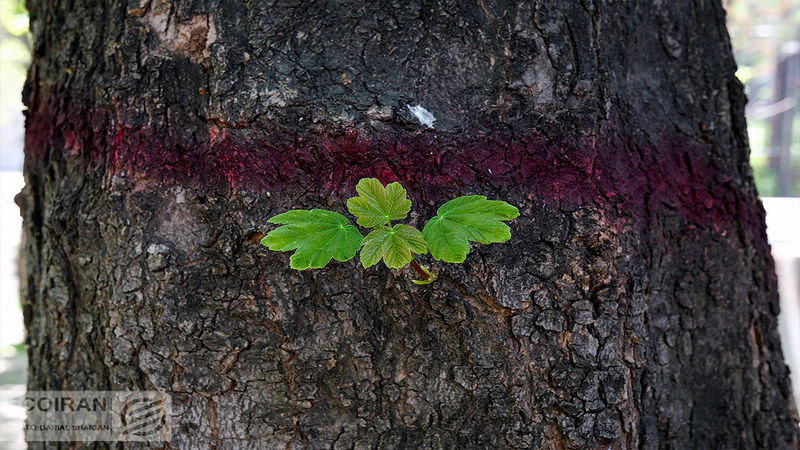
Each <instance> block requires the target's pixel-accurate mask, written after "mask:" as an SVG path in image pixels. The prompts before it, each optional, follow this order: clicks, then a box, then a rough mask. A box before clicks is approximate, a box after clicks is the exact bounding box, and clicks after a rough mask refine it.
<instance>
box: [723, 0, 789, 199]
mask: <svg viewBox="0 0 800 450" xmlns="http://www.w3.org/2000/svg"><path fill="white" fill-rule="evenodd" d="M723 4H724V6H725V8H726V10H727V13H728V17H727V22H728V23H727V25H728V32H729V33H730V36H731V44H732V45H733V53H734V57H735V58H736V63H737V65H738V70H737V72H736V76H738V77H739V79H740V80H741V81H742V83H745V86H746V90H747V95H748V99H749V102H750V104H749V105H748V110H747V116H748V117H747V131H748V134H749V136H750V152H751V153H750V165H751V166H752V167H753V174H754V176H755V179H756V186H757V187H758V191H759V193H760V194H761V195H762V196H765V197H771V196H775V195H777V193H778V177H777V174H776V173H775V172H774V169H773V168H772V167H771V166H770V157H769V149H770V138H771V128H770V127H771V124H770V120H769V118H766V117H762V116H760V115H759V114H757V113H755V110H757V109H758V108H756V107H754V106H759V105H768V104H771V103H773V102H774V100H775V98H774V97H775V95H774V77H773V76H774V73H775V69H776V65H777V61H778V59H779V55H780V53H781V49H782V48H784V47H785V46H786V43H788V42H792V41H798V40H800V0H724V1H723ZM798 81H800V80H798ZM795 111H796V112H795V117H794V121H793V127H792V130H793V134H792V148H791V152H792V156H791V160H792V168H793V173H795V174H796V175H795V178H794V186H793V190H792V192H791V195H793V196H800V176H798V174H800V112H798V111H797V107H795Z"/></svg>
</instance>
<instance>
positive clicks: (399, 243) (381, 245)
mask: <svg viewBox="0 0 800 450" xmlns="http://www.w3.org/2000/svg"><path fill="white" fill-rule="evenodd" d="M413 253H417V254H420V255H424V254H425V253H428V246H427V245H426V244H425V239H423V238H422V233H420V232H419V230H417V229H416V228H413V227H410V226H408V225H403V224H397V225H395V226H393V227H392V228H389V227H385V226H380V227H378V228H376V229H374V230H372V232H370V233H369V234H368V235H367V237H365V238H364V247H363V248H362V249H361V264H362V265H363V266H364V267H365V268H367V267H370V266H373V265H375V264H376V263H377V262H378V261H380V260H381V258H383V263H384V264H386V266H387V267H390V268H392V269H399V268H401V267H403V266H405V265H406V264H408V263H409V262H411V259H412V258H413V257H414V256H413Z"/></svg>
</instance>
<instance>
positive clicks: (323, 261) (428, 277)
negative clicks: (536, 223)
mask: <svg viewBox="0 0 800 450" xmlns="http://www.w3.org/2000/svg"><path fill="white" fill-rule="evenodd" d="M356 192H358V196H357V197H353V198H350V199H348V200H347V209H348V210H349V211H350V214H352V215H354V216H356V223H357V224H358V225H360V226H362V227H364V228H372V231H370V232H369V234H367V236H366V237H364V236H362V234H361V232H359V231H358V228H356V227H355V226H353V225H350V224H349V223H348V220H347V217H345V216H343V215H341V214H339V213H336V212H333V211H328V210H325V209H311V210H303V209H293V210H291V211H288V212H285V213H283V214H278V215H277V216H274V217H272V218H271V219H269V222H270V223H273V224H279V225H281V226H279V227H278V228H276V229H274V230H272V231H270V232H269V233H268V234H267V235H266V236H264V238H263V239H261V245H264V246H266V247H268V248H269V249H270V250H277V251H282V252H286V251H290V250H294V251H295V252H294V253H293V254H292V256H291V258H290V259H289V264H290V266H291V268H292V269H297V270H305V269H320V268H322V267H325V265H327V264H328V263H329V262H330V260H331V259H335V260H337V261H348V260H350V259H353V258H354V257H355V256H356V253H358V251H359V250H360V251H361V255H360V259H361V265H363V266H364V268H367V267H371V266H374V265H375V264H377V263H378V262H379V261H381V260H383V263H384V264H385V265H386V267H389V268H391V269H400V268H402V267H405V266H406V265H411V268H412V269H414V271H416V272H417V273H418V274H419V275H420V277H422V279H421V280H411V281H412V282H414V283H416V284H429V283H432V282H433V281H434V280H435V279H436V274H435V273H433V274H432V273H431V272H430V270H428V268H426V267H425V266H422V265H420V264H419V263H417V261H416V260H414V255H424V254H427V253H428V252H429V251H430V253H431V256H433V259H435V260H437V261H445V262H449V263H463V262H464V260H465V259H466V258H467V254H468V253H469V250H470V247H469V243H470V241H474V242H479V243H481V244H491V243H499V242H506V241H508V240H509V239H511V229H510V228H509V227H508V225H506V224H505V223H503V221H508V220H511V219H514V218H516V217H518V216H519V210H518V209H517V208H515V207H514V206H511V205H509V204H508V203H506V202H504V201H500V200H487V199H486V197H484V196H482V195H467V196H463V197H457V198H454V199H453V200H450V201H449V202H447V203H445V204H444V205H442V206H441V207H439V209H438V210H437V211H436V216H434V217H433V218H431V219H430V220H428V222H427V223H426V224H425V227H423V229H422V232H420V231H419V230H417V229H416V228H414V227H412V226H410V225H404V224H396V225H394V226H393V225H392V221H393V220H394V221H397V220H403V219H405V218H406V216H407V215H408V213H409V211H411V200H409V199H408V197H407V193H406V190H405V188H403V186H401V185H400V183H397V182H394V183H389V184H387V185H386V186H384V185H383V184H381V182H380V181H378V180H377V179H375V178H362V179H361V180H360V181H359V182H358V184H356Z"/></svg>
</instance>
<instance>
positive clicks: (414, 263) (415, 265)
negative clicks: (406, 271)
mask: <svg viewBox="0 0 800 450" xmlns="http://www.w3.org/2000/svg"><path fill="white" fill-rule="evenodd" d="M410 264H411V268H412V269H414V271H415V272H417V273H418V274H419V276H421V277H422V279H423V280H425V281H428V279H429V278H430V277H431V274H430V272H428V271H427V270H425V269H423V268H422V267H420V266H419V263H417V261H416V260H414V259H412V260H411V263H410Z"/></svg>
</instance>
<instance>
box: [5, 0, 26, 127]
mask: <svg viewBox="0 0 800 450" xmlns="http://www.w3.org/2000/svg"><path fill="white" fill-rule="evenodd" d="M30 54H31V38H30V33H29V32H28V11H26V10H25V2H24V1H22V0H0V126H2V125H8V124H9V123H10V122H11V120H12V116H13V115H14V114H19V112H18V111H20V110H22V107H23V106H22V85H23V84H24V83H25V73H26V72H27V70H28V64H29V63H30V59H31V57H30Z"/></svg>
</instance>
